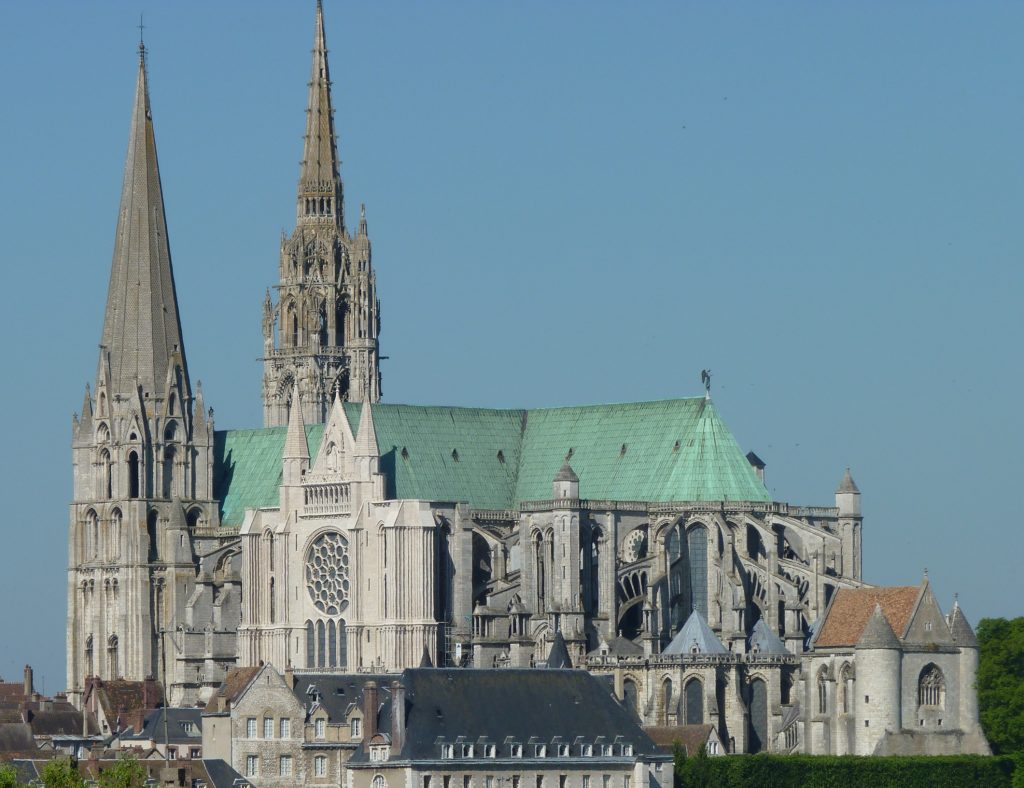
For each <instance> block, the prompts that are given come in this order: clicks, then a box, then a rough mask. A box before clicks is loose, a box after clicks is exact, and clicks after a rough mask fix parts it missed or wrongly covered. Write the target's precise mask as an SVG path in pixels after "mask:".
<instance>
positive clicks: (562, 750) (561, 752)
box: [558, 744, 569, 758]
mask: <svg viewBox="0 0 1024 788" xmlns="http://www.w3.org/2000/svg"><path fill="white" fill-rule="evenodd" d="M558 757H559V758H568V757H569V745H568V744H559V745H558Z"/></svg>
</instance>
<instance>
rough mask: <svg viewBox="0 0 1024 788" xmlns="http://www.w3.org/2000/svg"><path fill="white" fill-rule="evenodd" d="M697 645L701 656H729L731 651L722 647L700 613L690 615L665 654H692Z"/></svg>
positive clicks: (666, 648) (667, 647) (666, 647)
mask: <svg viewBox="0 0 1024 788" xmlns="http://www.w3.org/2000/svg"><path fill="white" fill-rule="evenodd" d="M694 645H696V647H697V650H698V651H699V652H700V653H701V654H728V653H729V649H727V648H726V647H725V646H723V645H722V641H721V640H719V639H718V636H717V635H716V634H715V632H714V630H713V629H711V627H709V626H708V622H707V621H705V620H704V616H702V615H701V614H700V613H699V612H698V611H696V610H694V611H693V612H692V613H690V617H689V618H688V619H686V623H685V624H683V628H682V629H680V630H679V632H677V633H676V636H675V637H674V638H672V642H671V643H669V644H668V645H667V646H665V650H664V651H663V652H662V653H663V654H691V653H693V647H694Z"/></svg>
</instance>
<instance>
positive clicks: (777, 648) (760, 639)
mask: <svg viewBox="0 0 1024 788" xmlns="http://www.w3.org/2000/svg"><path fill="white" fill-rule="evenodd" d="M754 646H757V651H758V653H759V654H788V653H789V650H788V649H787V648H786V644H785V643H783V642H782V641H781V640H779V636H778V635H776V634H775V632H773V631H772V628H771V627H770V626H768V625H767V624H766V623H764V619H763V618H759V619H758V620H757V623H756V624H754V631H753V632H751V633H750V648H751V650H753V649H754Z"/></svg>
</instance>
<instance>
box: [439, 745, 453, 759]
mask: <svg viewBox="0 0 1024 788" xmlns="http://www.w3.org/2000/svg"><path fill="white" fill-rule="evenodd" d="M441 757H442V758H445V759H451V758H454V757H455V745H454V744H442V745H441Z"/></svg>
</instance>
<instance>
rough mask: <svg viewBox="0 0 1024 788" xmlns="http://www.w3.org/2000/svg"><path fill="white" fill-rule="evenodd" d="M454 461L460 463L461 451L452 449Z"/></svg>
mask: <svg viewBox="0 0 1024 788" xmlns="http://www.w3.org/2000/svg"><path fill="white" fill-rule="evenodd" d="M452 459H453V460H455V462H458V461H459V450H458V449H452Z"/></svg>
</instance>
